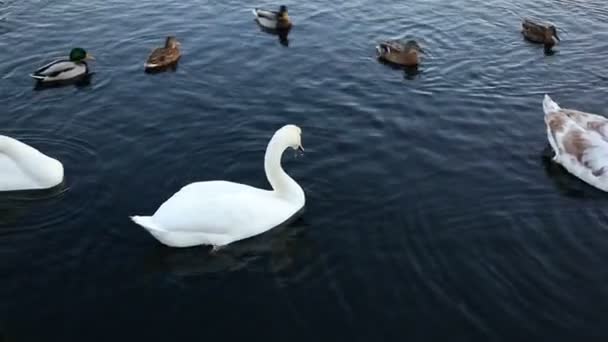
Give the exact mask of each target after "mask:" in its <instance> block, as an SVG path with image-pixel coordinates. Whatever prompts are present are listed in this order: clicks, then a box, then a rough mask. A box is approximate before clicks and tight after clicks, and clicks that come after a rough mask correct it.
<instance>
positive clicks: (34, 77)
mask: <svg viewBox="0 0 608 342" xmlns="http://www.w3.org/2000/svg"><path fill="white" fill-rule="evenodd" d="M30 77H31V78H33V79H36V80H38V81H42V80H44V78H45V76H42V75H37V74H30Z"/></svg>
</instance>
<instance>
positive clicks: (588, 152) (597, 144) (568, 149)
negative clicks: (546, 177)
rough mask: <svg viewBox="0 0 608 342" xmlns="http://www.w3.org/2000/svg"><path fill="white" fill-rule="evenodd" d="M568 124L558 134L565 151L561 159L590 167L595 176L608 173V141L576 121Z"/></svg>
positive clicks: (562, 148) (558, 142)
mask: <svg viewBox="0 0 608 342" xmlns="http://www.w3.org/2000/svg"><path fill="white" fill-rule="evenodd" d="M567 124H568V126H567V128H566V129H565V130H564V131H563V132H557V134H556V136H557V144H558V146H559V149H560V150H561V151H562V152H563V155H562V158H561V159H562V160H564V161H565V162H568V163H570V164H572V165H575V164H578V165H579V166H580V167H582V168H585V169H588V170H589V171H591V173H592V174H593V176H595V177H599V176H602V175H604V174H606V173H608V142H606V141H605V140H604V139H603V138H602V137H601V136H600V135H599V134H598V133H597V132H594V131H587V130H585V129H583V128H582V127H580V126H578V125H577V124H576V123H575V122H569V123H567Z"/></svg>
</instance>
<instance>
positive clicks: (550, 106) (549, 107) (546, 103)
mask: <svg viewBox="0 0 608 342" xmlns="http://www.w3.org/2000/svg"><path fill="white" fill-rule="evenodd" d="M543 110H544V111H545V115H549V114H551V113H555V112H559V111H560V110H561V107H560V106H559V105H558V104H557V103H555V102H554V101H553V100H551V98H550V97H549V95H547V94H545V98H544V99H543Z"/></svg>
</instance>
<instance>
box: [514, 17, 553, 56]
mask: <svg viewBox="0 0 608 342" xmlns="http://www.w3.org/2000/svg"><path fill="white" fill-rule="evenodd" d="M521 27H522V28H521V33H522V34H523V35H524V37H525V38H526V39H527V40H529V41H531V42H533V43H539V44H543V45H544V46H545V50H546V51H550V50H551V49H552V48H553V46H555V44H556V43H557V42H558V41H560V39H559V36H558V35H557V29H556V28H555V26H554V25H551V24H544V23H536V22H534V21H532V20H531V19H524V21H523V22H522V24H521Z"/></svg>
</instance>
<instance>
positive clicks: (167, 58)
mask: <svg viewBox="0 0 608 342" xmlns="http://www.w3.org/2000/svg"><path fill="white" fill-rule="evenodd" d="M180 46H181V43H180V42H178V41H177V38H176V37H174V36H169V37H167V38H166V39H165V47H162V48H156V49H154V50H153V51H152V53H150V56H148V59H147V60H146V62H145V63H144V67H145V69H146V70H156V69H162V68H166V67H168V66H172V65H175V63H177V61H178V60H179V59H180V57H181V52H180V50H179V48H180Z"/></svg>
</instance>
